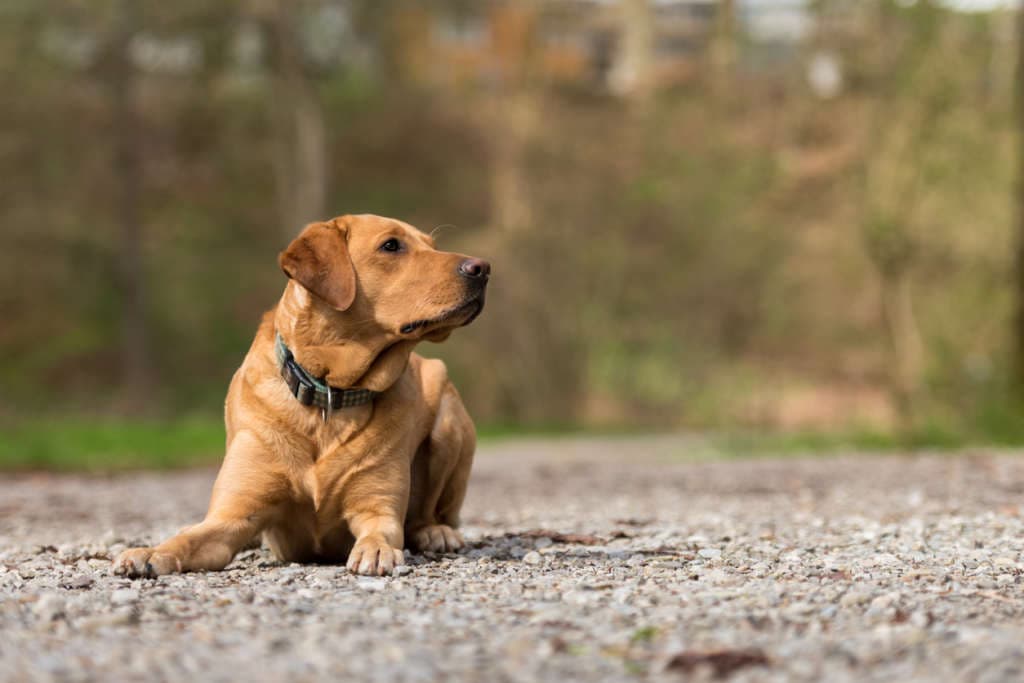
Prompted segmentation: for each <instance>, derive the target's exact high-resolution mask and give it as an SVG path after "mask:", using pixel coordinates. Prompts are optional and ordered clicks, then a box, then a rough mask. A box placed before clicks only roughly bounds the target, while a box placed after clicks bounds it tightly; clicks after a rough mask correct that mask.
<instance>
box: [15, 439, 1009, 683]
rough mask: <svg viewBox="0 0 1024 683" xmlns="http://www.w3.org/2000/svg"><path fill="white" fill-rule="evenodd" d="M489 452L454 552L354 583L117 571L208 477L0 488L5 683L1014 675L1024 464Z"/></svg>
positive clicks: (664, 452)
mask: <svg viewBox="0 0 1024 683" xmlns="http://www.w3.org/2000/svg"><path fill="white" fill-rule="evenodd" d="M692 449H693V446H692V443H691V442H688V441H686V440H684V439H679V438H674V437H673V438H668V437H663V438H647V439H604V440H554V441H535V442H534V441H520V442H508V443H502V444H498V445H487V446H485V447H484V448H483V449H482V451H481V453H480V454H479V456H478V461H477V465H476V468H475V471H474V481H473V482H472V484H471V485H470V496H469V500H468V502H467V505H466V509H465V515H464V517H465V527H464V530H465V532H466V536H467V540H469V541H470V547H469V548H468V549H466V550H464V551H463V552H462V553H461V554H459V555H451V556H443V557H424V556H411V557H410V558H409V562H410V564H409V567H408V571H407V573H405V574H404V575H403V576H399V577H394V578H384V579H378V578H361V577H354V576H351V575H349V574H347V573H346V572H345V571H344V569H343V568H340V567H333V566H299V565H280V564H277V563H275V562H274V561H273V560H272V558H271V557H270V555H269V554H268V553H267V552H266V551H264V550H260V549H253V550H250V551H246V552H245V553H243V554H242V555H241V556H240V557H239V558H238V559H237V560H236V561H235V562H234V563H233V564H232V565H230V567H229V568H228V569H227V570H225V571H223V572H218V573H209V574H190V575H184V576H170V577H161V578H160V579H159V580H140V581H129V580H127V579H123V578H119V577H114V576H111V575H110V573H109V565H110V558H111V557H113V556H114V555H116V554H117V552H118V551H119V550H121V549H122V548H124V547H125V545H126V544H150V543H153V542H156V541H159V540H161V539H162V538H164V537H165V536H167V535H168V534H170V533H172V532H174V531H175V530H176V529H177V528H178V527H179V526H181V525H184V524H187V523H191V522H195V521H197V520H198V519H199V518H200V517H201V515H202V513H203V511H204V508H205V503H206V497H207V495H208V493H209V487H210V484H211V482H212V477H213V474H214V473H213V472H212V471H208V470H200V471H190V472H176V473H169V474H155V473H145V474H132V475H123V476H117V477H82V476H64V475H61V476H57V475H18V476H10V475H7V476H4V477H3V479H2V480H0V680H3V681H32V680H55V681H58V680H59V681H92V680H103V681H106V682H114V681H133V680H140V681H141V680H174V681H181V680H190V681H232V682H235V681H247V682H248V681H282V680H287V681H296V682H297V681H313V680H317V681H322V680H327V677H331V678H334V679H337V680H347V681H435V680H441V681H460V680H466V681H481V682H487V683H492V682H498V681H562V680H584V681H629V680H657V681H661V680H666V681H674V680H704V679H712V678H715V677H719V678H729V679H730V680H737V681H776V680H778V681H782V680H797V681H819V680H827V681H830V682H834V681H847V680H850V681H852V680H877V681H956V680H962V681H984V682H988V681H1009V680H1021V679H1024V585H1022V569H1024V519H1022V517H1021V506H1022V505H1024V458H1021V457H1020V456H1019V455H1016V456H1015V455H1014V454H1012V453H1004V454H997V453H987V452H978V453H965V454H959V455H926V454H920V455H913V456H891V457H880V456H855V455H849V456H842V457H828V458H819V459H799V458H792V459H779V460H735V461H719V462H712V461H694V460H692V459H687V458H686V457H685V456H686V455H687V454H688V453H689V452H690V451H691V450H692Z"/></svg>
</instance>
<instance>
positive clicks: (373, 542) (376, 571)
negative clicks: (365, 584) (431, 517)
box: [345, 536, 405, 576]
mask: <svg viewBox="0 0 1024 683" xmlns="http://www.w3.org/2000/svg"><path fill="white" fill-rule="evenodd" d="M401 564H405V553H403V552H402V549H401V548H394V547H392V546H390V545H388V543H387V541H385V540H384V539H383V538H380V537H378V536H367V537H365V538H361V539H359V540H358V541H356V544H355V546H354V547H353V548H352V552H351V553H349V556H348V563H346V565H345V566H347V567H348V570H349V571H350V572H352V573H354V574H363V575H366V576H386V575H388V574H390V573H391V572H393V571H394V570H395V567H397V566H399V565H401Z"/></svg>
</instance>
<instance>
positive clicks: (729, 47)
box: [708, 0, 736, 95]
mask: <svg viewBox="0 0 1024 683" xmlns="http://www.w3.org/2000/svg"><path fill="white" fill-rule="evenodd" d="M709 47H710V54H709V58H710V59H709V61H710V67H711V68H710V69H709V73H708V75H709V78H710V79H711V84H710V85H711V91H712V92H713V93H715V94H716V95H724V94H727V93H728V92H730V90H731V89H732V80H733V73H734V71H735V68H736V2H735V0H718V9H717V10H716V11H715V27H714V33H713V35H712V36H711V44H710V46H709Z"/></svg>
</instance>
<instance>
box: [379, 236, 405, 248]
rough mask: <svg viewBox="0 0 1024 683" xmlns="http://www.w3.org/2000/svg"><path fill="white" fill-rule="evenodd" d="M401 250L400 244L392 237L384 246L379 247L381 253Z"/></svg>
mask: <svg viewBox="0 0 1024 683" xmlns="http://www.w3.org/2000/svg"><path fill="white" fill-rule="evenodd" d="M401 249H402V243H401V242H399V241H398V240H396V239H395V238H394V237H392V238H391V239H389V240H386V241H385V242H384V244H382V245H380V250H381V251H400V250H401Z"/></svg>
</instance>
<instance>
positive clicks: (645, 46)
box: [614, 0, 654, 108]
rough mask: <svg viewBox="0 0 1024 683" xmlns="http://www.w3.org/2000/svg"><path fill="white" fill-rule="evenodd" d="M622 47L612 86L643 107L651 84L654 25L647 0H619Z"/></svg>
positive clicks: (648, 95)
mask: <svg viewBox="0 0 1024 683" xmlns="http://www.w3.org/2000/svg"><path fill="white" fill-rule="evenodd" d="M621 12H622V49H621V52H620V56H619V65H618V68H617V69H616V73H615V75H614V79H615V82H614V87H615V88H616V89H617V90H619V91H620V92H621V93H622V94H624V95H627V96H628V97H629V99H630V101H631V102H633V103H634V104H635V105H638V106H639V107H640V108H643V107H644V106H645V105H646V104H647V101H648V100H649V98H650V96H651V92H652V90H653V87H654V82H653V81H654V77H653V67H654V56H653V45H654V27H653V23H652V18H651V4H650V0H623V2H622V6H621Z"/></svg>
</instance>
